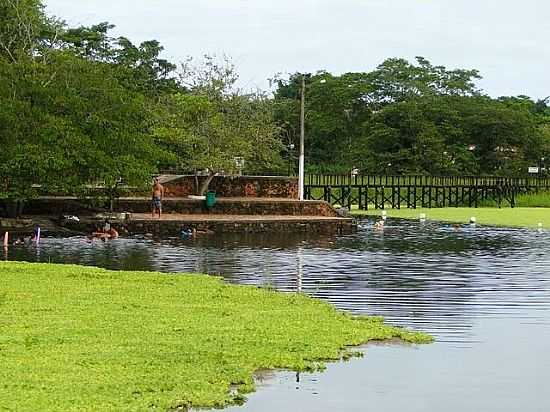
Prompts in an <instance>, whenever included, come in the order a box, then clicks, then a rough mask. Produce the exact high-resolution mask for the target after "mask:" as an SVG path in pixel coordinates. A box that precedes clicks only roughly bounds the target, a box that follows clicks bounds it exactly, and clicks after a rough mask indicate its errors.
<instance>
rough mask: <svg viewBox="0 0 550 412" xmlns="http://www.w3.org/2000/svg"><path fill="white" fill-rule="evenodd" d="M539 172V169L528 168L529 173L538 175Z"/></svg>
mask: <svg viewBox="0 0 550 412" xmlns="http://www.w3.org/2000/svg"><path fill="white" fill-rule="evenodd" d="M538 172H539V168H538V167H530V168H529V173H538Z"/></svg>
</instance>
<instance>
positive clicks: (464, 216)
mask: <svg viewBox="0 0 550 412" xmlns="http://www.w3.org/2000/svg"><path fill="white" fill-rule="evenodd" d="M421 213H425V214H426V217H427V219H428V220H438V221H442V222H453V223H467V222H469V220H470V217H472V216H475V218H476V220H477V223H478V224H481V225H494V226H507V227H526V228H535V227H537V226H538V224H539V223H542V224H543V227H544V228H550V209H545V208H527V207H525V208H524V207H522V208H513V209H512V208H502V209H497V208H478V209H475V208H441V209H400V210H397V209H388V210H387V214H388V216H389V217H396V218H403V219H418V218H419V216H420V214H421ZM352 214H353V215H354V216H365V215H370V216H380V214H381V211H380V210H368V211H363V210H353V211H352Z"/></svg>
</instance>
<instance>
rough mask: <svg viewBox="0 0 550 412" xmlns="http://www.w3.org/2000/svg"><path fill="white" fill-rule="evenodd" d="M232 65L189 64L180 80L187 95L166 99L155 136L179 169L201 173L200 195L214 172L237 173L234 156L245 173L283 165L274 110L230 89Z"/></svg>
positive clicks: (254, 96) (255, 96)
mask: <svg viewBox="0 0 550 412" xmlns="http://www.w3.org/2000/svg"><path fill="white" fill-rule="evenodd" d="M236 80H237V76H236V74H235V70H234V67H233V65H232V64H231V63H230V62H229V61H228V60H224V61H223V62H222V63H218V62H216V61H215V59H213V58H212V57H206V58H205V61H204V62H203V64H202V65H199V66H196V65H191V62H187V64H186V66H184V68H183V73H182V82H183V84H184V85H185V86H186V87H187V88H188V89H189V93H178V94H176V95H172V96H168V98H167V101H166V107H167V109H166V111H165V113H164V118H163V120H162V121H161V122H160V124H159V125H158V126H157V129H156V134H157V136H158V138H159V139H160V140H161V141H163V142H165V143H166V144H167V145H168V147H169V149H170V150H171V151H173V152H175V153H176V154H177V156H178V166H179V167H181V168H184V169H187V170H191V171H195V173H196V172H198V171H204V172H205V173H206V178H205V179H204V180H203V182H202V184H201V185H200V187H198V193H199V194H204V193H205V192H206V190H207V188H208V186H209V184H210V182H211V181H212V179H213V178H214V176H215V175H216V174H219V173H228V174H233V173H235V172H236V171H237V169H238V167H237V164H236V159H237V158H242V159H243V160H244V161H245V162H246V164H247V165H248V164H251V166H247V168H248V169H254V168H256V169H257V170H259V169H262V168H265V167H270V166H273V165H274V164H277V163H279V164H280V163H281V159H280V156H279V152H280V150H281V142H280V139H279V130H278V128H277V127H276V125H275V123H274V121H273V116H272V106H271V105H270V104H269V102H268V101H267V99H266V97H265V96H263V95H261V94H243V93H240V92H239V91H238V90H234V89H233V85H234V83H235V81H236Z"/></svg>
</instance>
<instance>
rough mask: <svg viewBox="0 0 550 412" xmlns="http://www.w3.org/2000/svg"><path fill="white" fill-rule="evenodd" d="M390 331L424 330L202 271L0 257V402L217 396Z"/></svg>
mask: <svg viewBox="0 0 550 412" xmlns="http://www.w3.org/2000/svg"><path fill="white" fill-rule="evenodd" d="M391 338H400V339H403V340H405V341H408V342H415V343H425V342H429V341H431V338H430V337H429V336H427V335H425V334H421V333H413V332H408V331H405V330H402V329H397V328H394V327H390V326H387V325H385V324H384V323H383V322H382V320H381V319H380V318H373V317H361V318H354V317H351V316H349V315H347V314H344V313H342V312H339V311H337V310H336V309H335V308H334V307H333V306H331V305H329V304H327V303H324V302H321V301H318V300H315V299H312V298H309V297H307V296H305V295H301V294H283V293H278V292H275V291H271V290H266V289H259V288H256V287H251V286H234V285H228V284H225V283H224V282H223V281H222V280H221V279H219V278H214V277H209V276H204V275H170V274H160V273H146V272H115V271H107V270H103V269H97V268H90V267H81V266H63V265H50V264H29V263H11V262H0V364H1V366H2V373H1V374H0V409H2V410H12V411H31V410H33V411H35V410H40V411H111V410H112V411H141V410H162V411H164V410H166V409H169V408H175V407H184V406H205V407H213V406H218V407H219V406H223V405H227V404H228V403H232V402H239V401H241V400H242V394H243V393H246V392H249V391H251V390H253V389H254V382H253V378H252V377H253V373H254V371H256V370H259V369H268V368H287V369H294V370H312V369H316V368H319V367H322V361H323V360H337V359H341V358H342V357H344V358H345V357H347V356H349V355H350V352H348V349H346V348H347V347H348V345H358V344H361V343H365V342H367V341H369V340H380V339H391ZM232 385H237V386H238V388H239V393H237V394H234V393H233V394H231V393H230V387H231V386H232Z"/></svg>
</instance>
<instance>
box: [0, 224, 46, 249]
mask: <svg viewBox="0 0 550 412" xmlns="http://www.w3.org/2000/svg"><path fill="white" fill-rule="evenodd" d="M39 242H40V226H36V227H35V228H34V230H33V232H32V234H31V235H29V236H24V235H23V236H17V237H16V238H15V240H14V241H13V243H10V233H9V232H4V236H3V238H2V245H3V246H4V249H7V248H8V246H10V244H12V245H14V246H18V245H29V244H33V243H35V244H37V243H39Z"/></svg>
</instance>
